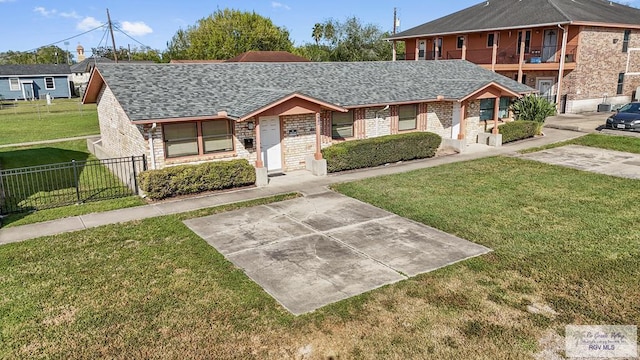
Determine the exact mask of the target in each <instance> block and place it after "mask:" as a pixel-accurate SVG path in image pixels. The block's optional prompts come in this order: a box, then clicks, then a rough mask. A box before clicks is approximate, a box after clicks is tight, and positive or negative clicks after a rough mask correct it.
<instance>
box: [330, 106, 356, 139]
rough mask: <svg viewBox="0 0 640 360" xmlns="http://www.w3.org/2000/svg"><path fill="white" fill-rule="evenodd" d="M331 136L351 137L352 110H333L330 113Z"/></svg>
mask: <svg viewBox="0 0 640 360" xmlns="http://www.w3.org/2000/svg"><path fill="white" fill-rule="evenodd" d="M331 137H332V138H334V139H345V138H350V137H353V111H349V112H347V113H342V112H333V113H332V115H331Z"/></svg>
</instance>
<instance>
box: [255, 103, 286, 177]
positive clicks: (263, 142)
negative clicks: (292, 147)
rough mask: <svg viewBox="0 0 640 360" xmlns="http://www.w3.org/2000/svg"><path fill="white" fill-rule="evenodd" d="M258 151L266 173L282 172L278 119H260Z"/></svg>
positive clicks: (273, 117) (268, 117)
mask: <svg viewBox="0 0 640 360" xmlns="http://www.w3.org/2000/svg"><path fill="white" fill-rule="evenodd" d="M260 151H261V153H262V161H263V162H264V166H265V167H266V168H267V171H270V172H271V171H281V170H282V146H281V143H280V118H278V117H277V116H266V117H261V118H260Z"/></svg>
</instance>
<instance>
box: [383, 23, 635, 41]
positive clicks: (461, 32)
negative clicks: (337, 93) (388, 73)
mask: <svg viewBox="0 0 640 360" xmlns="http://www.w3.org/2000/svg"><path fill="white" fill-rule="evenodd" d="M574 24H576V22H572V21H558V22H552V23H544V24H529V25H522V26H506V27H498V28H485V29H468V30H459V31H449V32H439V33H426V34H418V35H408V36H390V37H388V38H386V39H385V40H389V41H392V40H405V39H419V38H424V37H431V36H446V35H457V34H474V33H482V32H491V31H504V30H521V29H530V28H536V27H545V26H557V25H574ZM638 26H639V27H640V25H638ZM407 31H409V30H407Z"/></svg>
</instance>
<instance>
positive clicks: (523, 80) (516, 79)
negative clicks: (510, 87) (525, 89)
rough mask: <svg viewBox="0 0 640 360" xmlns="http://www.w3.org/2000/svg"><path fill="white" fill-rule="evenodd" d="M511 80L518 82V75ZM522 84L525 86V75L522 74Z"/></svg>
mask: <svg viewBox="0 0 640 360" xmlns="http://www.w3.org/2000/svg"><path fill="white" fill-rule="evenodd" d="M513 80H515V81H518V74H515V75H514V76H513ZM522 83H523V84H525V85H526V84H527V74H522Z"/></svg>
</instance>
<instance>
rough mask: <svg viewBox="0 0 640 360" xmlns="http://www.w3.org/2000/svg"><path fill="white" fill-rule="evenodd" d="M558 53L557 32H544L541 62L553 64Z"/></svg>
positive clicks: (550, 30)
mask: <svg viewBox="0 0 640 360" xmlns="http://www.w3.org/2000/svg"><path fill="white" fill-rule="evenodd" d="M556 51H558V32H557V31H556V30H555V29H547V30H545V31H544V42H543V44H542V61H544V62H554V61H555V60H556Z"/></svg>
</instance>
